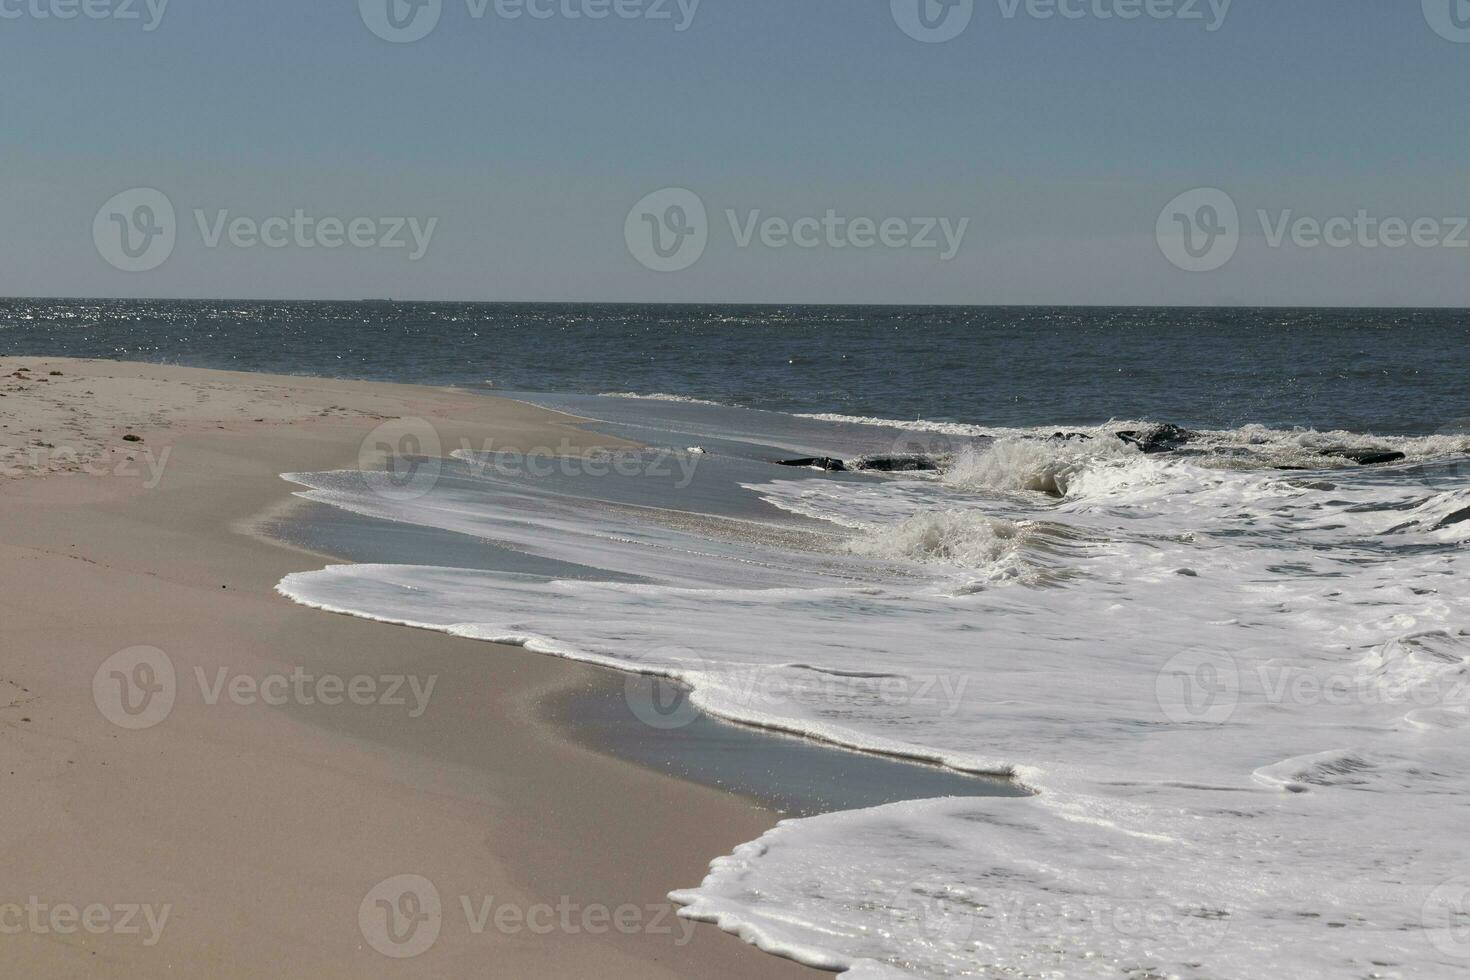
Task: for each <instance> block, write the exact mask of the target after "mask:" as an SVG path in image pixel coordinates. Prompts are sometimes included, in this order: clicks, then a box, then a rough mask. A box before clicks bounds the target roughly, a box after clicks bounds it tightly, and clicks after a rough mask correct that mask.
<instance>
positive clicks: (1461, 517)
mask: <svg viewBox="0 0 1470 980" xmlns="http://www.w3.org/2000/svg"><path fill="white" fill-rule="evenodd" d="M1465 521H1470V507H1466V508H1464V509H1463V510H1457V511H1455V512H1454V513H1453V514H1451V515H1450V516H1449V517H1446V518H1445V519H1444V520H1442V521H1440V522H1439V523H1438V524H1436V525H1434V529H1435V530H1436V531H1439V530H1442V529H1444V528H1447V527H1454V526H1455V525H1456V524H1463V523H1464V522H1465Z"/></svg>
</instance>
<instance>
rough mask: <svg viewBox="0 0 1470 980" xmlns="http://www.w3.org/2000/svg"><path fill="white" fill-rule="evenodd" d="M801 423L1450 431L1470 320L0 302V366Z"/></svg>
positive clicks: (1366, 314) (1244, 312)
mask: <svg viewBox="0 0 1470 980" xmlns="http://www.w3.org/2000/svg"><path fill="white" fill-rule="evenodd" d="M3 354H12V355H15V354H30V355H70V356H79V357H101V358H118V359H126V360H149V361H165V362H169V363H177V364H186V365H195V366H205V367H218V368H231V369H235V370H247V371H269V372H277V373H287V374H314V375H326V376H335V377H354V378H370V379H377V380H394V381H407V382H418V383H429V384H455V385H479V384H481V383H483V382H485V381H490V382H493V383H494V385H495V387H496V388H499V389H502V390H519V391H555V392H577V393H592V394H597V393H604V392H639V393H645V394H646V393H655V392H657V393H667V394H675V395H684V396H693V397H698V398H706V399H711V400H715V401H719V402H723V403H727V404H731V405H737V406H744V407H751V408H764V409H771V410H774V411H782V412H819V413H820V412H826V413H835V414H843V415H852V416H860V417H880V418H890V419H903V420H913V419H918V418H925V419H929V420H953V421H960V422H970V423H977V424H982V425H997V426H1032V425H1069V424H1076V425H1085V424H1096V423H1101V422H1105V421H1107V420H1109V419H1112V418H1119V419H1124V418H1132V419H1139V418H1145V419H1157V420H1167V421H1173V422H1177V423H1179V424H1182V425H1186V426H1196V427H1203V428H1232V427H1236V426H1239V425H1242V424H1246V423H1251V422H1256V423H1261V424H1264V425H1267V426H1271V427H1275V428H1290V427H1295V426H1303V427H1310V428H1316V429H1322V430H1326V429H1350V430H1354V431H1360V432H1377V433H1383V434H1419V433H1426V432H1433V431H1435V430H1436V429H1438V428H1439V427H1440V426H1442V425H1443V424H1445V422H1446V421H1448V420H1452V419H1457V418H1462V417H1464V416H1466V415H1470V384H1467V383H1466V379H1467V375H1470V312H1467V311H1458V310H1451V311H1445V310H1279V309H1278V310H1272V309H1077V308H1034V307H1032V308H990V307H987V308H959V307H872V306H867V307H836V306H823V307H816V306H779V307H778V306H638V305H562V304H465V303H427V304H400V303H295V302H253V301H250V302H247V301H156V302H154V301H124V300H5V301H0V355H3Z"/></svg>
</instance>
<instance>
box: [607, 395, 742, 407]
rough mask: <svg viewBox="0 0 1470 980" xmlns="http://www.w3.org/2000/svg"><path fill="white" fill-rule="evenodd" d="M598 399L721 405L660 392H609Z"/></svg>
mask: <svg viewBox="0 0 1470 980" xmlns="http://www.w3.org/2000/svg"><path fill="white" fill-rule="evenodd" d="M598 397H599V398H633V399H641V400H642V401H650V402H682V403H684V404H686V405H714V406H717V407H718V406H719V405H720V403H719V402H712V401H708V400H707V399H704V398H693V397H690V396H689V395H669V394H665V393H663V392H658V391H655V392H652V393H650V394H641V393H639V392H636V391H608V392H603V393H602V394H601V395H599V396H598Z"/></svg>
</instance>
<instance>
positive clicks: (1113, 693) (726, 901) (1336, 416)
mask: <svg viewBox="0 0 1470 980" xmlns="http://www.w3.org/2000/svg"><path fill="white" fill-rule="evenodd" d="M1467 341H1470V316H1467V315H1466V314H1462V313H1456V312H1430V311H1424V312H1412V311H1410V312H1373V311H1280V310H1214V311H1208V310H1197V311H1128V310H1095V311H1087V310H1039V309H1027V310H924V309H896V308H874V309H859V308H821V309H815V308H812V309H803V308H783V309H774V308H736V307H700V308H694V307H688V308H679V307H642V308H640V307H605V308H599V307H588V306H581V307H529V306H528V307H503V306H502V307H475V306H447V305H446V306H426V307H410V306H394V305H390V304H373V305H354V304H278V305H270V304H244V303H240V304H123V303H44V302H40V301H11V302H9V303H8V304H4V305H3V306H0V354H3V353H36V354H62V353H66V354H76V355H80V356H104V357H127V358H138V357H143V358H152V359H158V360H169V361H175V362H178V363H189V364H199V365H205V366H217V367H232V368H237V369H248V370H275V371H287V372H295V373H311V374H331V375H347V376H362V377H375V378H388V379H393V380H403V381H419V382H430V383H439V384H446V383H453V384H465V385H471V384H477V383H481V382H483V381H487V380H488V381H493V382H494V384H495V386H496V388H497V389H499V390H501V391H508V392H513V393H515V395H514V396H515V397H521V398H525V399H526V400H529V401H534V402H537V403H539V404H544V405H548V406H550V407H555V408H560V409H563V410H565V411H568V412H571V413H573V414H576V415H579V416H581V417H583V418H585V419H588V420H589V421H588V423H587V424H588V425H590V426H592V427H593V428H595V429H597V430H599V431H606V432H610V433H615V434H619V435H624V436H628V437H630V438H633V439H635V440H637V441H639V442H641V443H643V444H645V445H646V446H648V447H649V448H647V449H645V450H641V451H638V452H633V453H625V454H621V455H616V456H613V457H608V458H594V459H583V460H569V459H564V458H558V457H557V456H556V455H555V448H556V447H547V451H546V453H544V454H533V455H531V456H526V455H524V454H520V453H510V452H505V451H504V450H503V449H502V448H501V447H497V446H495V445H494V444H493V443H487V442H480V443H468V444H459V445H448V444H442V445H441V450H440V452H439V453H437V454H435V455H434V456H433V457H432V458H422V459H415V460H412V461H411V469H409V470H407V471H406V474H407V476H408V479H394V478H388V477H383V476H380V475H376V474H372V473H364V472H360V471H357V470H352V471H337V472H317V473H298V474H288V475H287V478H288V479H289V480H290V481H291V482H292V483H294V484H296V486H297V489H298V492H299V493H300V494H301V495H302V496H304V497H307V498H309V499H311V500H314V501H318V502H321V503H324V504H328V505H331V506H334V507H338V508H342V509H345V510H348V511H351V512H353V513H355V514H359V515H363V516H366V517H370V518H380V519H384V520H389V521H393V522H396V524H397V526H398V527H399V528H400V529H401V528H403V527H409V528H414V527H417V528H422V529H423V531H424V533H425V534H426V535H427V534H430V533H432V534H435V535H439V536H442V535H443V534H444V533H446V532H448V533H451V534H454V535H457V536H462V537H463V539H464V540H465V541H466V542H467V543H473V542H478V541H485V542H493V543H494V545H495V546H496V547H497V548H498V549H502V550H505V551H509V552H513V553H515V554H517V555H518V556H521V557H522V558H523V559H524V560H523V561H519V562H517V563H516V564H515V565H514V567H510V566H509V565H507V567H506V568H504V569H503V570H497V568H496V567H495V563H494V562H493V561H489V562H486V563H484V564H477V567H474V568H466V567H460V568H455V567H437V566H432V565H424V564H421V563H420V564H411V563H404V564H396V565H350V566H335V567H330V568H326V569H323V570H321V571H317V572H311V573H306V574H301V575H293V576H291V577H289V578H288V579H286V580H285V581H283V582H282V583H281V586H280V588H281V590H282V591H283V592H284V593H285V594H286V595H288V596H291V597H292V598H294V599H296V600H297V601H300V602H303V603H307V604H311V605H315V606H320V607H324V608H330V609H335V610H339V611H343V612H349V613H353V614H356V615H361V616H365V617H371V618H377V619H382V620H388V621H394V622H402V623H410V624H414V625H418V626H422V627H425V628H430V629H438V630H445V631H449V632H453V633H457V634H461V635H465V636H472V637H480V638H484V639H487V640H499V641H508V642H515V643H521V644H524V645H527V646H529V647H531V648H533V649H537V650H541V651H543V652H546V653H549V654H554V655H560V656H568V657H575V658H579V659H584V660H588V661H592V662H597V663H603V664H609V665H614V666H619V667H623V668H626V669H629V670H634V671H642V672H650V673H658V674H664V675H667V676H670V677H675V678H677V679H680V680H682V681H684V682H687V683H688V684H689V685H691V686H692V688H693V690H694V692H695V693H694V698H695V701H696V703H698V704H699V705H700V706H701V707H703V708H704V709H705V710H707V711H709V712H711V713H713V714H716V715H719V716H722V717H727V718H732V719H736V720H742V721H747V722H751V723H755V724H760V725H765V726H768V727H774V728H780V729H785V730H788V731H792V732H798V733H805V734H808V735H811V736H813V737H816V738H821V739H825V740H828V741H831V742H835V743H839V744H843V745H847V746H850V747H855V748H861V749H867V750H872V751H878V752H884V753H889V754H894V755H903V756H911V757H915V758H922V759H927V760H931V761H937V762H942V763H943V764H945V765H948V766H952V767H954V768H957V769H963V770H970V771H977V772H990V773H1011V774H1014V775H1015V777H1016V778H1017V779H1018V780H1020V781H1021V782H1022V783H1023V784H1024V785H1025V786H1026V787H1028V788H1030V789H1032V790H1034V791H1035V795H1034V796H1031V797H1027V798H1024V799H1014V798H967V799H956V800H919V801H913V802H907V803H898V804H892V805H889V806H885V807H879V808H875V809H867V810H857V811H847V812H842V813H834V814H828V815H825V816H818V817H811V818H805V819H801V820H792V821H788V822H786V823H783V824H782V825H781V826H780V827H778V828H777V829H775V830H773V831H772V832H770V833H769V834H767V835H766V836H765V837H764V838H762V839H761V840H759V841H753V842H751V843H749V844H747V845H745V846H743V847H742V848H740V849H739V850H737V851H736V852H735V853H733V854H731V855H727V856H724V857H720V858H719V859H718V860H717V861H716V862H715V864H714V866H713V868H712V871H711V874H710V876H709V877H708V878H707V879H706V880H705V881H704V882H703V883H695V882H690V886H691V887H690V888H689V889H688V890H687V891H683V892H680V893H677V895H676V897H677V898H678V900H679V901H681V902H683V903H685V905H686V912H687V913H688V914H690V915H693V916H696V917H699V918H703V919H708V920H710V921H714V922H718V923H719V924H720V925H721V926H722V927H724V928H726V929H728V930H730V931H733V932H737V933H739V934H741V935H743V936H746V937H747V938H749V939H751V940H753V941H755V942H757V943H759V944H760V945H761V946H762V947H763V948H766V949H768V950H770V951H772V952H777V953H781V954H784V955H788V956H792V957H795V958H798V959H801V960H803V961H805V962H808V963H811V964H814V965H819V966H824V967H829V968H837V969H847V970H850V971H852V975H853V976H856V977H898V976H921V977H946V976H961V975H967V976H987V977H1061V978H1071V977H1130V978H1152V977H1198V978H1240V977H1258V976H1284V977H1319V976H1320V977H1358V978H1366V977H1381V978H1404V980H1408V978H1421V977H1440V976H1444V977H1450V976H1462V975H1464V972H1465V971H1466V969H1467V967H1470V851H1467V850H1466V848H1465V828H1466V826H1470V768H1467V766H1466V765H1465V761H1466V758H1467V755H1466V749H1467V738H1470V588H1467V586H1466V565H1465V555H1466V547H1467V542H1470V418H1467V417H1470V385H1467V384H1466V380H1467V375H1470V343H1467ZM630 395H643V396H650V395H658V396H660V397H629V396H630ZM1162 421H1169V422H1174V423H1178V424H1180V425H1183V426H1186V427H1188V428H1190V429H1192V430H1194V434H1193V436H1192V438H1191V439H1190V440H1189V441H1188V442H1187V444H1185V445H1183V446H1182V447H1180V448H1179V449H1177V450H1176V451H1171V452H1159V453H1146V452H1144V451H1142V450H1141V449H1140V448H1139V446H1137V445H1133V444H1130V443H1128V442H1126V441H1124V440H1121V439H1119V438H1117V437H1116V436H1115V434H1114V433H1116V432H1117V431H1120V430H1146V428H1147V423H1149V422H1162ZM1058 434H1066V435H1067V436H1068V437H1067V438H1057V435H1058ZM419 444H420V445H422V442H420V443H419ZM693 447H698V448H699V449H700V450H702V452H691V451H690V450H691V448H693ZM1336 450H1372V451H1389V452H1392V453H1396V454H1402V458H1395V459H1393V460H1392V461H1390V462H1388V463H1386V464H1383V465H1373V466H1359V465H1357V464H1356V463H1353V462H1351V461H1350V460H1347V459H1343V458H1341V457H1338V456H1328V455H1324V454H1323V453H1324V451H1336ZM894 453H903V454H921V455H922V456H923V457H925V458H926V459H928V460H931V461H933V463H934V465H935V466H936V467H937V469H935V470H933V471H924V472H898V473H879V472H827V471H822V470H818V469H790V468H783V467H778V466H775V465H774V464H773V461H774V460H777V459H780V458H782V457H788V456H802V455H810V456H831V457H838V458H842V459H846V460H853V459H855V458H857V457H861V456H863V455H864V454H879V455H891V454H894ZM400 462H401V461H400ZM528 563H529V564H528ZM487 649H488V648H487ZM712 857H715V856H714V855H712Z"/></svg>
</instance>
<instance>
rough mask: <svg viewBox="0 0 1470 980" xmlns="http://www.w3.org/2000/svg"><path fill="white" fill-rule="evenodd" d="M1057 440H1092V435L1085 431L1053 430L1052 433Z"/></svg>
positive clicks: (1054, 439)
mask: <svg viewBox="0 0 1470 980" xmlns="http://www.w3.org/2000/svg"><path fill="white" fill-rule="evenodd" d="M1051 438H1052V439H1053V441H1056V442H1073V441H1076V442H1091V441H1092V436H1090V435H1088V434H1087V433H1085V432H1053V433H1052V435H1051Z"/></svg>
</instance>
